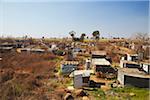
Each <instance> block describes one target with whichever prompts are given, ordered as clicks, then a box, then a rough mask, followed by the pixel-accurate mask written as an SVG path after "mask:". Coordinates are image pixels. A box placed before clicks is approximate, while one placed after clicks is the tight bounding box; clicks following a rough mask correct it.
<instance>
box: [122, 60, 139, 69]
mask: <svg viewBox="0 0 150 100" xmlns="http://www.w3.org/2000/svg"><path fill="white" fill-rule="evenodd" d="M120 67H121V68H125V67H126V68H140V64H138V63H137V62H133V61H127V60H120Z"/></svg>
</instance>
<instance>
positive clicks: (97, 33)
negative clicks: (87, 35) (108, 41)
mask: <svg viewBox="0 0 150 100" xmlns="http://www.w3.org/2000/svg"><path fill="white" fill-rule="evenodd" d="M92 35H93V37H94V38H95V39H96V40H99V38H100V32H99V31H98V30H96V31H94V32H93V33H92Z"/></svg>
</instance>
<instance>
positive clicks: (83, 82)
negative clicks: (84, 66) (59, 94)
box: [70, 70, 92, 88]
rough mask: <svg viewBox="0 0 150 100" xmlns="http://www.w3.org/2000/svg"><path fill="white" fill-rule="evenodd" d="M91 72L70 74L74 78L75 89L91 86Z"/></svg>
mask: <svg viewBox="0 0 150 100" xmlns="http://www.w3.org/2000/svg"><path fill="white" fill-rule="evenodd" d="M91 73H92V71H91V70H75V71H73V72H72V73H71V74H70V77H72V78H73V85H74V88H82V87H85V86H89V83H90V74H91Z"/></svg>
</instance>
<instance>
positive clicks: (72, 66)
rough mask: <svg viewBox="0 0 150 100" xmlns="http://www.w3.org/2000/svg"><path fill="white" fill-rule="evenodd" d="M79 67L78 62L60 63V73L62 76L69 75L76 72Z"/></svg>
mask: <svg viewBox="0 0 150 100" xmlns="http://www.w3.org/2000/svg"><path fill="white" fill-rule="evenodd" d="M78 65H79V62H78V61H63V62H61V72H62V74H69V73H71V72H72V71H74V70H76V69H77V67H78Z"/></svg>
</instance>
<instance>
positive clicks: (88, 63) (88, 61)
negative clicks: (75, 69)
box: [85, 58, 91, 70]
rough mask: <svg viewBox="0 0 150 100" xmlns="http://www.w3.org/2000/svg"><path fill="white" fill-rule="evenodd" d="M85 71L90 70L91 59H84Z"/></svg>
mask: <svg viewBox="0 0 150 100" xmlns="http://www.w3.org/2000/svg"><path fill="white" fill-rule="evenodd" d="M85 69H86V70H89V69H91V59H90V58H88V59H86V62H85Z"/></svg>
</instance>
